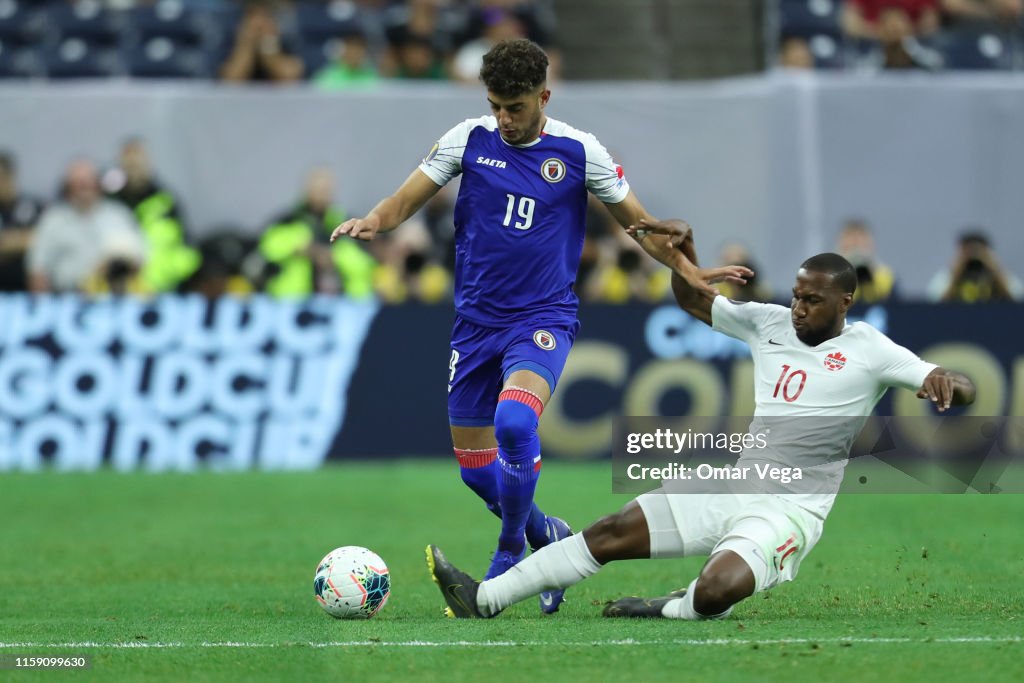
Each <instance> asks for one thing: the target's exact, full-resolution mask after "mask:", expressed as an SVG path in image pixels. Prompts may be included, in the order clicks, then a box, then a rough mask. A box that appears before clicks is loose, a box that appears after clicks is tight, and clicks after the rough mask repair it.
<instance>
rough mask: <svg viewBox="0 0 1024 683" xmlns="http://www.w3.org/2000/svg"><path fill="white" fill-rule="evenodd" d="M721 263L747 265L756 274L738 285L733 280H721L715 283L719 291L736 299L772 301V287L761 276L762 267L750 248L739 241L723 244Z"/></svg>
mask: <svg viewBox="0 0 1024 683" xmlns="http://www.w3.org/2000/svg"><path fill="white" fill-rule="evenodd" d="M718 263H719V264H720V265H739V266H746V267H747V268H749V269H750V270H752V271H754V276H753V277H751V278H748V279H747V284H745V285H736V284H733V283H731V282H720V283H718V284H716V285H715V287H716V288H717V289H718V291H719V292H721V293H722V294H723V295H725V296H727V297H728V298H730V299H732V300H734V301H771V300H772V289H771V287H769V286H768V285H767V284H766V283H765V281H764V278H762V277H761V269H760V267H759V266H758V264H757V262H756V261H755V260H754V258H753V256H751V255H750V250H749V249H747V247H746V246H744V245H743V244H740V243H739V242H727V243H726V244H724V245H722V248H721V250H720V251H719V255H718Z"/></svg>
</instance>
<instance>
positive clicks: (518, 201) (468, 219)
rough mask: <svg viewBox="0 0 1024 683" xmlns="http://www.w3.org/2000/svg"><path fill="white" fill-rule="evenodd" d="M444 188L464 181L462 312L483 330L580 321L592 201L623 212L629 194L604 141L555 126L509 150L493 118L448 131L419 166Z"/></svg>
mask: <svg viewBox="0 0 1024 683" xmlns="http://www.w3.org/2000/svg"><path fill="white" fill-rule="evenodd" d="M419 168H420V170H421V171H423V173H425V174H426V175H427V176H428V177H429V178H430V179H431V180H433V181H434V182H435V183H437V184H438V185H445V184H447V183H448V181H450V180H451V179H452V178H454V177H455V176H457V175H460V174H461V175H462V184H461V187H460V188H459V196H458V199H457V200H456V203H455V310H456V311H457V312H458V313H459V315H461V316H463V317H464V318H466V319H468V320H471V321H473V322H475V323H477V324H480V325H484V326H491V327H501V326H504V325H505V324H507V323H508V322H509V321H518V320H525V319H527V318H536V317H538V316H540V317H547V316H551V317H555V318H559V319H566V318H568V319H575V317H576V310H577V308H578V306H579V299H578V298H577V297H576V294H575V292H574V291H573V284H574V283H575V281H576V271H577V269H578V268H579V261H580V252H581V251H582V250H583V236H584V230H585V226H586V211H587V192H588V191H590V192H592V193H593V194H594V195H595V196H596V197H597V198H598V199H600V200H601V201H603V202H605V203H609V204H617V203H619V202H621V201H622V200H624V199H625V198H626V195H627V194H628V193H629V184H628V183H627V182H626V179H625V178H624V177H623V173H622V168H621V167H619V166H617V165H616V164H615V162H614V161H613V160H612V158H611V156H610V155H609V154H608V152H607V150H605V148H604V147H602V146H601V144H600V143H599V142H598V141H597V139H596V138H595V137H594V136H593V135H590V134H589V133H583V132H581V131H578V130H576V129H574V128H572V127H570V126H568V125H566V124H564V123H562V122H560V121H555V120H553V119H550V118H549V119H548V120H547V122H546V123H545V125H544V130H543V131H542V132H541V136H540V137H539V138H538V139H537V140H535V141H534V142H532V143H530V144H527V145H510V144H509V143H507V142H505V141H504V140H503V139H502V138H501V135H500V133H499V132H498V129H497V121H496V120H495V118H494V117H493V116H484V117H482V118H479V119H468V120H466V121H464V122H462V123H460V124H459V125H457V126H455V127H454V128H452V129H451V130H450V131H448V132H447V133H446V134H445V135H444V136H443V137H442V138H441V139H440V140H439V141H438V142H437V143H436V144H435V145H434V148H433V149H432V150H431V152H430V154H429V155H428V156H427V158H426V159H424V160H423V163H422V164H421V165H420V167H419Z"/></svg>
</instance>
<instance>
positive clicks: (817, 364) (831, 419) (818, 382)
mask: <svg viewBox="0 0 1024 683" xmlns="http://www.w3.org/2000/svg"><path fill="white" fill-rule="evenodd" d="M711 321H712V327H713V328H714V329H715V330H718V331H719V332H722V333H724V334H727V335H729V336H730V337H735V338H736V339H740V340H742V341H745V342H747V344H749V345H750V350H751V353H752V355H753V357H754V399H755V405H756V408H755V410H754V417H755V420H754V421H753V422H752V423H751V426H750V431H751V433H754V434H756V433H758V432H762V431H764V430H765V429H771V431H772V433H771V434H769V435H768V438H767V439H766V441H767V443H768V447H767V448H766V449H748V450H746V451H744V453H743V454H742V455H741V456H740V462H739V463H738V464H740V465H745V464H750V465H751V466H752V465H753V464H754V463H758V462H761V463H764V462H768V463H773V464H778V465H781V466H787V467H801V468H802V471H803V476H804V480H803V481H802V482H801V484H800V490H801V491H814V493H800V494H793V495H792V496H787V497H788V498H790V499H791V500H792V501H793V502H794V503H796V504H797V505H800V506H801V507H803V508H805V509H807V510H808V511H810V512H812V513H814V514H815V515H818V516H819V517H821V518H823V519H824V517H825V516H826V515H827V514H828V512H829V510H831V508H832V504H833V502H834V501H835V495H836V493H837V492H838V490H839V485H840V484H841V483H842V479H843V470H844V468H845V467H846V462H847V459H848V458H849V454H850V447H851V446H852V444H853V442H854V440H855V439H856V438H857V435H858V434H859V433H860V430H861V428H862V427H863V426H864V422H865V421H866V420H867V417H868V416H869V415H870V414H871V411H872V410H874V407H875V404H877V403H878V400H879V399H880V398H881V397H882V395H883V394H884V393H885V391H886V389H888V388H889V387H902V388H905V389H910V390H912V391H917V390H918V389H920V388H921V385H922V384H923V383H924V379H925V377H927V376H928V374H929V373H930V372H931V371H932V370H934V369H935V368H936V367H937V366H936V365H934V364H932V363H926V362H925V361H923V360H921V359H920V358H918V356H917V355H916V354H914V353H913V352H912V351H910V350H909V349H906V348H904V347H902V346H900V345H899V344H896V343H895V342H893V341H892V340H891V339H889V338H888V337H886V336H885V335H884V334H882V333H881V332H879V331H878V330H876V329H875V328H874V327H871V326H870V325H868V324H867V323H863V322H857V323H854V324H852V325H846V326H845V327H844V328H843V331H842V332H841V333H840V334H839V336H838V337H835V338H833V339H830V340H828V341H826V342H823V343H821V344H819V345H818V346H813V347H812V346H808V345H806V344H804V343H803V342H801V341H800V340H799V339H798V338H797V336H796V331H795V330H794V329H793V324H792V319H791V313H790V309H789V308H786V307H784V306H778V305H775V304H759V303H736V302H733V301H730V300H729V299H727V298H726V297H724V296H719V297H716V298H715V300H714V302H713V303H712V306H711ZM757 418H762V419H761V420H759V419H757ZM780 418H801V419H793V420H789V419H780ZM766 425H770V427H766ZM780 432H781V433H780ZM808 477H810V479H808ZM819 491H820V492H821V493H818V492H819Z"/></svg>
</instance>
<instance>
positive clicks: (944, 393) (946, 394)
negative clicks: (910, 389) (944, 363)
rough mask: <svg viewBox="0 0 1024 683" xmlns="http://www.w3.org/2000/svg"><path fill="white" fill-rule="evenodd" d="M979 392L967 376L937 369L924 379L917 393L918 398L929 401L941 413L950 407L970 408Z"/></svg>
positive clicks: (944, 369)
mask: <svg viewBox="0 0 1024 683" xmlns="http://www.w3.org/2000/svg"><path fill="white" fill-rule="evenodd" d="M976 393H977V390H976V388H975V386H974V382H972V381H971V380H970V378H969V377H967V375H963V374H961V373H959V372H953V371H952V370H947V369H946V368H935V369H934V370H932V371H931V372H930V373H928V376H927V377H925V378H924V383H923V384H922V385H921V388H920V389H918V391H917V397H918V398H925V399H929V400H930V401H931V402H932V403H934V404H935V409H936V410H938V411H939V412H940V413H942V412H945V411H946V410H948V409H949V407H950V406H969V405H971V404H972V403H974V396H975V394H976Z"/></svg>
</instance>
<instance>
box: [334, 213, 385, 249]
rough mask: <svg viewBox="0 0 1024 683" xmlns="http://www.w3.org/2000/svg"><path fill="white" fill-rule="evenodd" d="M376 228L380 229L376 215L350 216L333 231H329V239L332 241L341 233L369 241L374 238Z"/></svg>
mask: <svg viewBox="0 0 1024 683" xmlns="http://www.w3.org/2000/svg"><path fill="white" fill-rule="evenodd" d="M378 230H380V219H379V218H377V217H376V216H372V215H371V216H367V217H366V218H350V219H348V220H347V221H345V222H344V223H342V224H341V225H339V226H338V227H336V228H335V229H334V232H332V233H331V241H332V242H333V241H334V240H336V239H338V238H339V237H341V236H342V235H348V236H349V237H352V238H355V239H357V240H364V241H369V240H372V239H373V238H374V236H375V235H376V234H377V231H378Z"/></svg>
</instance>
